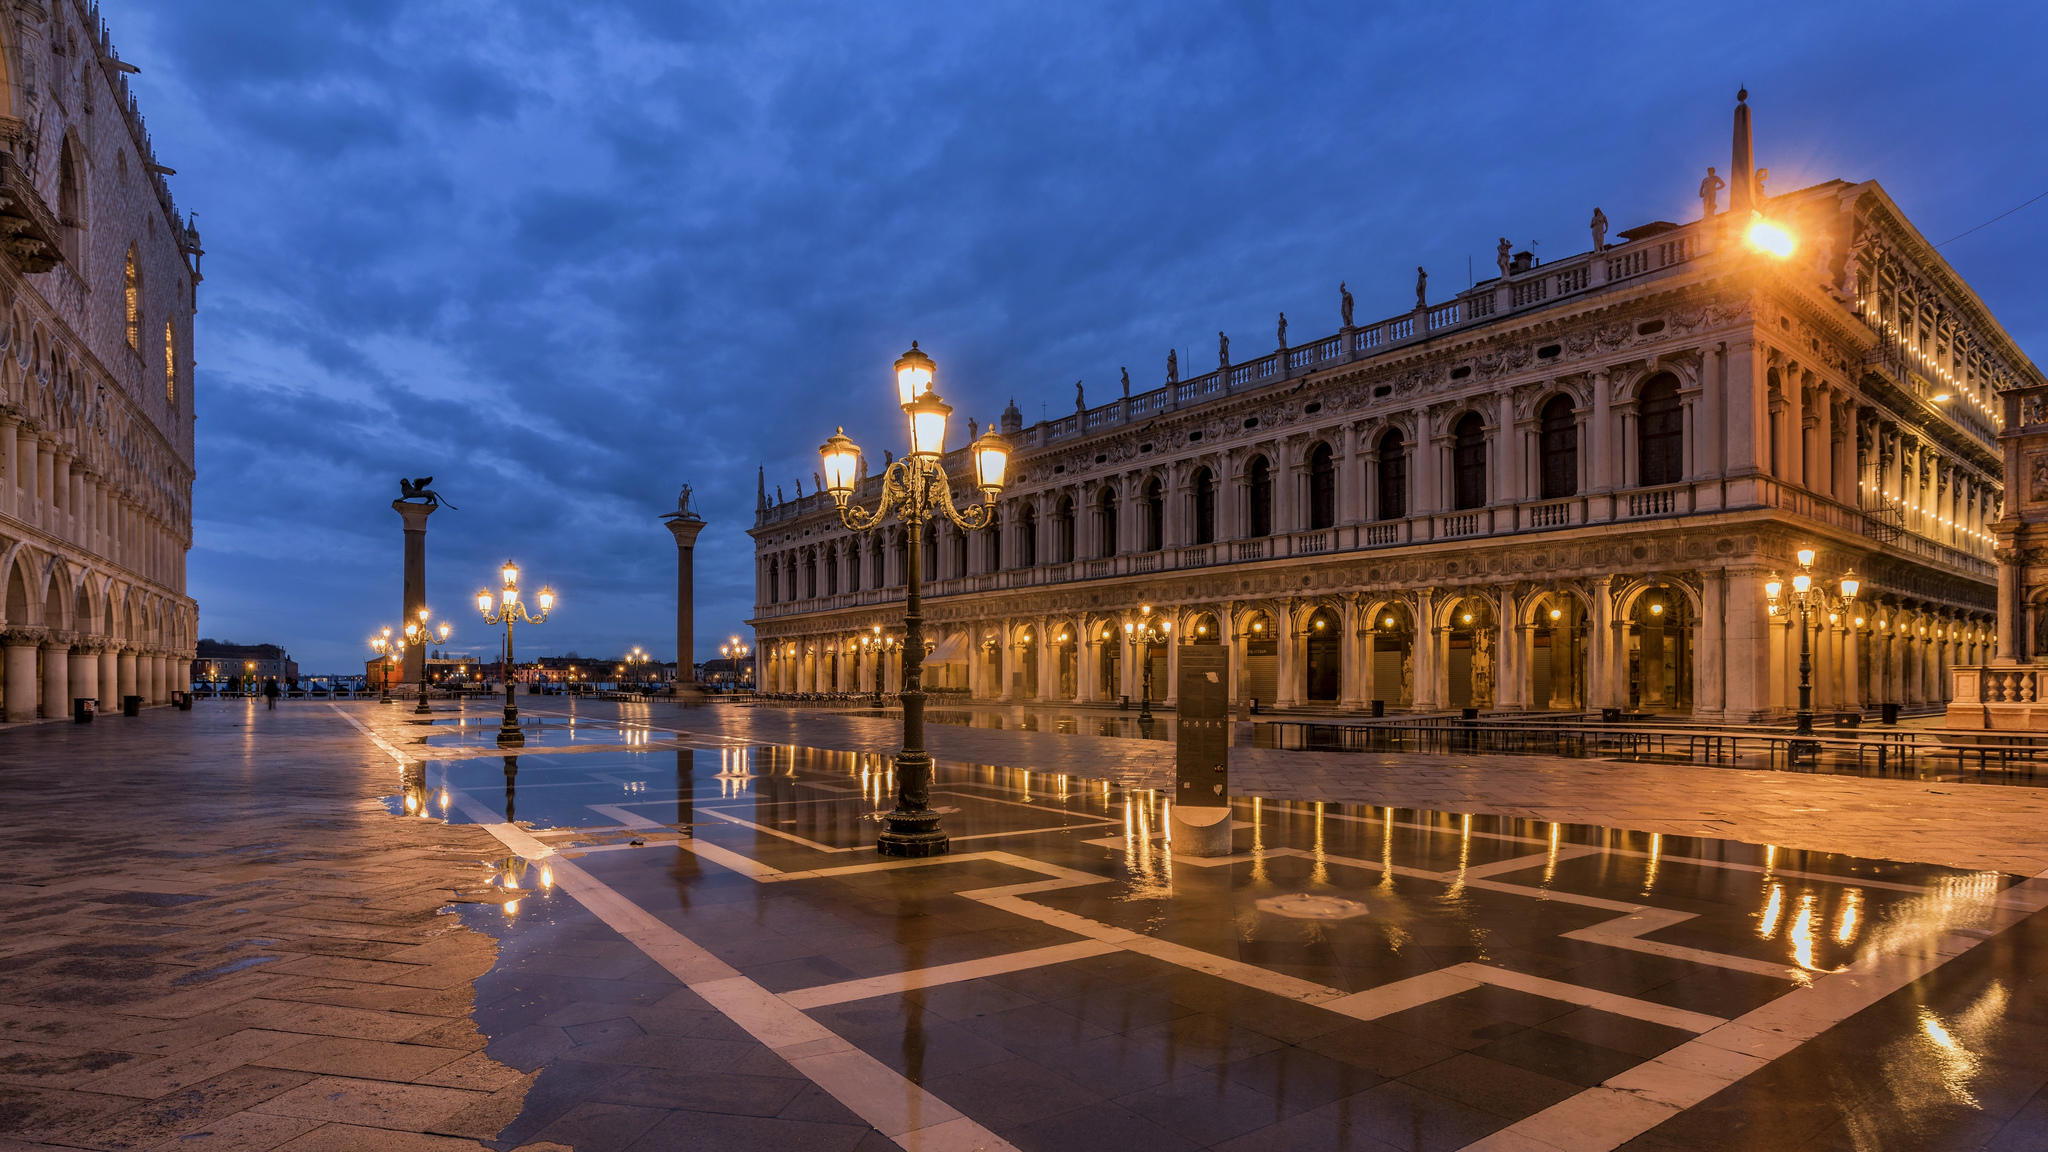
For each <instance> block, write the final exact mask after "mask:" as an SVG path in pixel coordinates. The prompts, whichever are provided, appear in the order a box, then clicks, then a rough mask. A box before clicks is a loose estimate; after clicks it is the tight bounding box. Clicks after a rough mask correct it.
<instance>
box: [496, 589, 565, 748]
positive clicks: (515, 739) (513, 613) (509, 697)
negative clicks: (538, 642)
mask: <svg viewBox="0 0 2048 1152" xmlns="http://www.w3.org/2000/svg"><path fill="white" fill-rule="evenodd" d="M499 574H500V575H502V576H503V577H504V578H505V588H504V590H503V591H502V592H500V593H498V600H497V601H495V602H494V601H493V600H492V599H491V593H490V591H489V590H488V589H483V588H479V589H477V593H476V610H477V611H478V612H480V613H482V614H483V618H484V623H485V624H487V625H495V624H497V623H498V622H499V621H503V622H504V624H505V653H504V668H505V721H504V723H502V724H500V725H499V726H498V743H500V744H524V743H526V736H525V734H524V733H522V732H520V731H519V701H518V698H517V697H516V696H515V695H514V693H515V692H516V691H517V689H518V687H519V684H518V681H517V680H516V679H515V678H514V677H513V675H512V624H513V622H514V621H516V620H524V621H526V622H527V623H528V624H539V623H542V622H544V621H545V620H547V618H548V613H549V612H552V611H554V608H555V591H554V589H552V588H549V587H547V586H546V585H543V586H542V587H541V590H540V615H538V616H532V615H528V614H527V611H526V605H524V604H521V603H520V602H519V565H517V564H514V563H512V562H511V561H510V560H507V561H505V567H504V568H503V570H502V571H501V572H500V573H499ZM494 603H495V604H496V611H493V610H492V608H493V604H494Z"/></svg>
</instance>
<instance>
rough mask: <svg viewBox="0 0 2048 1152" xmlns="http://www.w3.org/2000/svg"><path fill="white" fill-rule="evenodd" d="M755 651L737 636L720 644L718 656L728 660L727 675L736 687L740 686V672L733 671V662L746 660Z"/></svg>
mask: <svg viewBox="0 0 2048 1152" xmlns="http://www.w3.org/2000/svg"><path fill="white" fill-rule="evenodd" d="M753 651H754V650H753V649H752V648H749V647H748V646H747V645H745V644H742V643H740V638H739V637H737V636H735V637H733V638H732V639H730V640H727V641H726V642H725V643H723V644H720V645H719V646H718V658H719V659H721V660H724V661H725V662H726V675H727V676H728V677H730V678H731V679H732V683H733V686H734V687H738V686H739V682H740V677H739V674H738V673H736V672H734V671H733V669H732V662H733V661H735V660H745V659H746V658H747V657H748V656H749V655H752V654H753Z"/></svg>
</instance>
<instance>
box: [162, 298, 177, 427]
mask: <svg viewBox="0 0 2048 1152" xmlns="http://www.w3.org/2000/svg"><path fill="white" fill-rule="evenodd" d="M164 402H165V403H167V404H169V405H170V406H171V407H173V408H176V407H177V406H178V330H177V328H176V327H174V326H173V325H172V323H171V321H169V320H166V321H164Z"/></svg>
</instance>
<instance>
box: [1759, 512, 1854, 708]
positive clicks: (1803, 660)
mask: <svg viewBox="0 0 2048 1152" xmlns="http://www.w3.org/2000/svg"><path fill="white" fill-rule="evenodd" d="M1858 587H1860V584H1859V582H1858V581H1857V579H1856V574H1855V573H1854V572H1844V573H1842V576H1841V580H1840V583H1839V585H1838V588H1839V593H1837V592H1831V591H1829V590H1828V589H1826V588H1821V587H1818V586H1816V585H1815V584H1814V582H1813V549H1811V548H1801V549H1800V550H1799V571H1798V572H1796V573H1794V574H1793V576H1792V595H1791V597H1790V600H1791V604H1790V605H1785V604H1780V603H1779V597H1780V596H1782V595H1783V594H1784V591H1785V582H1784V581H1783V580H1780V579H1779V578H1778V574H1777V573H1776V572H1773V573H1771V578H1770V579H1769V580H1766V581H1764V598H1765V600H1767V601H1768V602H1769V604H1770V614H1771V615H1773V616H1776V615H1777V614H1778V613H1779V612H1781V611H1787V610H1789V608H1790V607H1792V606H1794V605H1796V606H1797V607H1798V609H1799V717H1798V727H1797V729H1796V734H1797V735H1800V736H1811V735H1813V657H1812V654H1811V653H1810V651H1809V650H1808V648H1807V641H1806V630H1807V624H1808V622H1809V621H1810V620H1811V618H1812V616H1813V615H1814V614H1815V613H1818V612H1842V611H1846V610H1847V609H1848V607H1849V605H1850V603H1852V602H1853V601H1854V600H1855V599H1856V590H1857V588H1858Z"/></svg>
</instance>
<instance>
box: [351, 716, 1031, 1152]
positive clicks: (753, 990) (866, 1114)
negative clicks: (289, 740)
mask: <svg viewBox="0 0 2048 1152" xmlns="http://www.w3.org/2000/svg"><path fill="white" fill-rule="evenodd" d="M329 707H333V706H332V705H329ZM334 711H335V712H336V714H338V715H340V716H341V718H342V719H344V720H347V721H348V722H349V723H350V724H352V725H354V726H355V728H356V729H357V730H358V731H360V732H362V733H363V734H364V735H365V736H367V737H369V738H370V740H371V741H372V742H373V743H375V744H376V745H377V746H378V747H379V748H381V749H383V750H384V752H385V753H387V754H388V755H390V756H391V757H392V758H393V759H394V760H396V761H398V762H399V764H401V765H403V764H405V763H406V762H407V760H408V757H407V756H406V754H405V753H403V752H401V751H399V750H398V749H397V748H395V747H393V746H392V745H391V744H390V743H389V742H388V741H385V740H384V739H382V738H381V737H379V736H378V735H377V734H376V733H374V732H372V731H370V730H369V728H368V727H366V726H365V725H364V724H363V723H362V722H361V721H359V720H357V719H356V718H355V717H353V716H350V715H349V714H348V713H346V712H344V711H342V710H341V709H339V708H335V709H334ZM451 798H452V799H453V801H454V802H455V803H456V804H457V805H458V806H460V807H461V808H462V810H463V812H464V814H466V815H468V816H469V817H470V818H471V819H473V820H476V821H477V822H478V823H479V824H480V825H481V826H482V827H483V828H484V830H485V831H487V832H489V833H490V834H491V835H492V836H494V837H496V838H497V840H498V842H499V843H501V844H503V845H505V846H506V847H507V848H509V849H511V850H512V851H514V852H517V853H519V854H520V855H522V856H525V857H526V858H528V859H529V860H538V859H543V858H546V857H555V863H554V871H555V884H556V886H557V887H558V888H560V889H561V890H562V891H563V892H565V893H567V894H568V895H570V896H573V897H574V898H575V899H576V901H577V902H578V903H580V904H582V905H583V906H584V907H585V908H588V909H589V910H590V911H591V913H592V914H593V915H595V916H597V918H598V919H600V920H602V921H604V923H605V924H606V925H608V926H609V927H610V928H611V929H612V930H613V931H615V932H617V933H619V935H621V936H623V937H625V938H626V939H627V940H628V941H630V942H631V943H632V944H633V945H634V946H635V947H637V948H639V949H640V951H641V952H643V953H645V954H646V956H647V957H648V959H650V960H653V961H654V962H655V963H657V964H659V965H661V966H662V967H663V968H665V969H667V970H668V971H669V972H670V973H671V974H672V975H674V976H675V977H676V979H678V980H680V981H682V982H683V984H684V986H686V987H688V988H689V989H690V991H692V992H694V993H696V994H697V995H698V996H701V997H703V998H704V999H705V1001H707V1002H708V1003H710V1004H711V1005H712V1006H713V1007H715V1008H717V1009H718V1010H719V1011H720V1012H722V1013H724V1014H725V1016H726V1017H727V1018H728V1019H730V1020H732V1021H733V1023H735V1024H738V1025H739V1026H740V1027H741V1028H744V1029H746V1031H747V1033H748V1034H749V1035H751V1036H753V1037H754V1038H755V1039H756V1040H758V1041H760V1042H761V1043H762V1044H764V1045H766V1046H767V1047H768V1048H769V1049H770V1050H771V1051H773V1052H775V1054H776V1055H778V1056H781V1057H782V1058H783V1059H784V1060H787V1061H788V1062H789V1063H790V1065H791V1066H792V1067H794V1068H795V1069H797V1070H798V1071H799V1072H802V1073H803V1074H804V1075H805V1076H806V1077H808V1078H809V1079H810V1080H811V1082H812V1083H814V1084H816V1085H817V1086H818V1087H820V1088H823V1089H824V1090H825V1091H826V1092H828V1093H830V1094H831V1095H832V1097H833V1098H834V1099H836V1100H838V1101H839V1102H840V1103H841V1104H844V1105H846V1106H847V1107H848V1108H849V1109H851V1110H852V1111H853V1112H854V1114H855V1115H857V1116H859V1117H860V1118H861V1119H862V1120H865V1121H867V1122H868V1123H869V1124H871V1125H873V1126H874V1127H875V1128H876V1130H878V1131H880V1132H881V1133H882V1134H883V1135H885V1136H888V1137H889V1138H890V1139H892V1140H894V1141H896V1143H898V1144H900V1145H902V1146H903V1147H904V1148H905V1149H906V1150H908V1152H1004V1150H1007V1152H1016V1148H1015V1146H1014V1145H1012V1144H1010V1143H1009V1142H1008V1141H1006V1140H1004V1139H1002V1138H1001V1137H999V1136H997V1135H996V1134H995V1133H994V1132H991V1131H989V1130H988V1129H987V1128H984V1127H983V1126H981V1125H980V1124H978V1123H976V1122H975V1121H973V1120H972V1119H969V1118H968V1117H966V1116H963V1115H962V1114H961V1113H960V1112H959V1111H957V1110H956V1109H954V1108H953V1107H952V1106H950V1105H948V1104H946V1103H945V1102H944V1101H942V1100H940V1099H939V1098H938V1097H936V1096H934V1095H932V1094H931V1093H929V1092H927V1091H925V1090H924V1089H923V1088H921V1087H919V1086H918V1085H916V1084H913V1083H911V1082H910V1081H909V1080H908V1079H905V1078H904V1076H903V1075H902V1074H901V1073H899V1072H897V1071H896V1070H895V1069H893V1068H891V1067H889V1066H888V1065H886V1064H884V1063H882V1062H881V1061H879V1060H877V1059H875V1058H874V1057H873V1056H870V1055H868V1054H867V1053H866V1052H863V1051H861V1050H860V1049H858V1048H856V1047H854V1046H853V1045H852V1044H851V1043H849V1042H848V1041H846V1040H845V1039H844V1038H842V1037H840V1036H839V1035H838V1034H837V1033H835V1032H833V1031H832V1030H831V1029H829V1028H826V1027H825V1026H824V1025H822V1024H819V1023H818V1022H817V1021H815V1020H812V1019H811V1018H810V1017H808V1016H806V1015H804V1014H803V1013H802V1012H800V1011H798V1010H797V1009H796V1008H795V1007H793V1006H791V1005H789V1004H786V1003H784V1002H783V1001H782V999H781V998H780V997H778V996H776V995H775V994H774V993H773V992H770V991H768V990H767V989H766V988H763V987H761V986H760V985H759V984H757V983H755V982H754V981H753V980H751V979H749V978H747V977H746V976H744V975H741V974H740V973H739V972H737V971H736V970H734V969H733V968H732V967H731V966H730V965H728V964H726V963H725V962H724V961H722V960H720V959H718V958H717V957H716V956H713V955H712V954H711V953H709V952H707V951H705V950H704V949H703V948H702V947H701V946H699V945H698V944H697V943H696V942H695V941H693V940H691V939H690V938H689V937H687V936H684V935H683V934H682V933H680V932H678V931H676V930H675V929H674V928H671V927H669V926H668V925H667V924H666V923H664V922H662V921H661V920H660V919H659V918H657V917H655V916H654V915H653V914H651V913H649V912H647V911H646V910H645V909H643V908H641V907H640V906H639V905H637V904H635V903H633V902H632V901H630V900H628V899H626V898H625V897H624V896H622V895H620V894H619V893H618V892H617V891H616V890H614V889H613V888H612V887H611V886H610V885H608V884H606V883H604V882H603V881H601V880H599V879H597V878H596V877H595V876H592V875H591V874H590V873H588V872H585V871H584V870H583V869H582V868H581V867H579V866H578V865H577V864H576V862H575V861H574V860H571V859H568V858H566V857H561V856H558V855H557V854H556V853H555V851H554V849H552V848H550V847H549V846H547V845H546V844H543V843H542V842H541V841H539V840H537V839H535V838H534V837H533V835H532V834H531V833H529V832H527V831H526V830H525V829H523V828H520V827H519V826H518V825H516V824H505V823H489V822H488V821H490V820H491V819H492V817H494V816H495V815H496V814H495V813H493V812H491V811H490V810H489V809H488V808H485V807H484V806H483V805H482V804H481V803H479V802H477V801H476V800H475V799H474V798H472V797H470V796H468V795H467V794H465V793H462V792H458V791H453V790H451Z"/></svg>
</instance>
